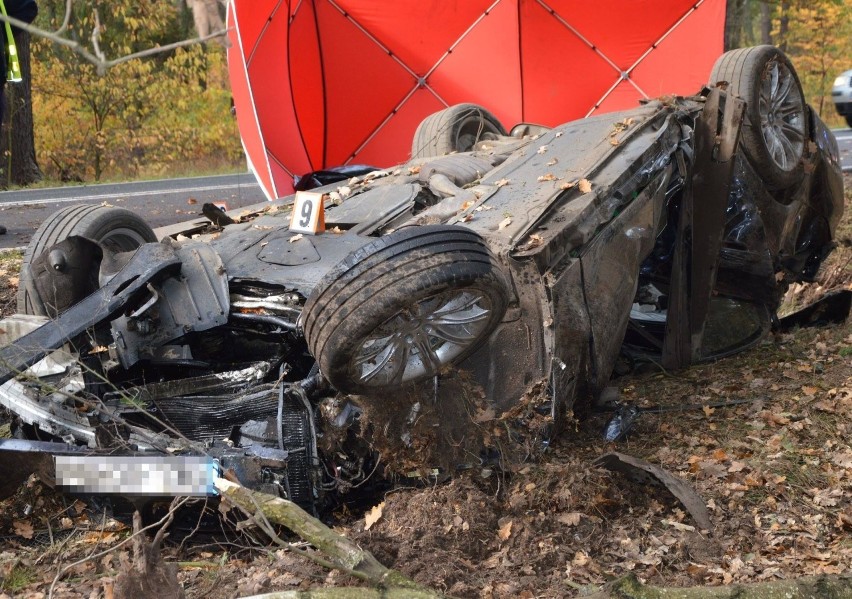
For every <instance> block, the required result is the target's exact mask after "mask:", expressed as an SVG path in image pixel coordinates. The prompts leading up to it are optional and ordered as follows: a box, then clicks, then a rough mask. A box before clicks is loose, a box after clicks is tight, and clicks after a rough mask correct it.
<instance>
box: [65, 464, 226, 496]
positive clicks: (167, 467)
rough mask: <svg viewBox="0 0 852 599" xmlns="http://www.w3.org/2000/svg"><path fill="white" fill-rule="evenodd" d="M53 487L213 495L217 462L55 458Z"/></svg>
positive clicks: (83, 490)
mask: <svg viewBox="0 0 852 599" xmlns="http://www.w3.org/2000/svg"><path fill="white" fill-rule="evenodd" d="M55 460H56V484H57V486H58V487H59V488H60V489H61V490H63V491H65V492H68V493H111V494H119V495H150V496H163V495H166V496H192V497H200V496H208V495H215V494H216V489H215V486H214V481H215V480H216V477H217V476H218V474H219V467H218V464H217V462H216V461H215V460H214V459H213V458H210V457H206V456H55Z"/></svg>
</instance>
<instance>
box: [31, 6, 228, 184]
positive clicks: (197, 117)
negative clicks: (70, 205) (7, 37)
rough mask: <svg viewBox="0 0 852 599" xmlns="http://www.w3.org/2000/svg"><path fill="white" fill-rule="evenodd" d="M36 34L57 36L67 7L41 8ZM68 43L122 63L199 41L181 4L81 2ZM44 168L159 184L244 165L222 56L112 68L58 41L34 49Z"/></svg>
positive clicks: (187, 51) (209, 50)
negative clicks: (199, 167)
mask: <svg viewBox="0 0 852 599" xmlns="http://www.w3.org/2000/svg"><path fill="white" fill-rule="evenodd" d="M40 4H41V16H40V18H39V21H38V22H37V24H39V25H41V26H42V27H43V28H45V29H51V30H55V29H57V28H59V27H60V24H62V23H63V21H64V19H65V17H66V13H65V11H66V6H67V5H66V2H65V1H64V0H41V3H40ZM69 16H70V18H69V20H68V23H67V29H66V30H65V31H64V37H66V38H68V39H70V40H74V41H79V42H80V44H81V46H82V45H87V47H90V46H91V45H92V44H89V40H90V39H91V38H92V32H93V31H95V32H96V33H97V44H96V45H94V48H93V50H94V53H95V54H99V55H101V56H110V57H124V56H127V55H131V54H134V53H136V52H140V51H143V50H147V49H149V48H157V47H162V46H167V45H169V44H172V43H175V42H180V41H183V40H187V39H189V38H191V37H193V32H192V26H193V18H192V15H191V13H190V11H189V10H188V8H187V7H186V5H184V3H183V2H154V3H139V2H133V1H131V0H117V1H110V2H104V1H95V2H85V3H84V2H75V3H73V4H71V13H70V15H69ZM33 58H34V60H33V91H34V93H33V104H34V109H35V110H34V112H35V116H36V119H35V135H36V139H37V141H38V144H37V154H38V158H39V160H40V162H41V164H42V166H43V168H44V169H45V172H46V173H47V174H48V175H49V176H52V177H56V178H59V179H62V180H66V181H67V180H90V179H94V180H100V179H102V178H104V177H111V176H128V175H129V176H140V175H143V176H151V175H157V174H160V173H162V172H164V171H168V170H169V167H170V166H172V165H175V164H180V165H182V166H183V167H186V166H188V165H191V164H193V163H198V164H205V165H211V164H212V165H213V166H217V165H228V166H233V165H236V164H239V163H240V162H241V159H242V151H241V147H240V143H239V136H238V132H237V128H236V123H235V122H234V119H233V118H232V117H231V115H230V94H229V89H228V80H227V68H226V65H225V56H224V50H223V48H222V47H221V46H219V45H218V44H213V45H212V46H210V47H206V46H200V45H194V46H188V47H186V48H177V49H171V50H169V51H164V52H161V53H158V54H156V55H154V56H150V57H144V58H140V59H134V60H129V61H126V62H120V63H119V64H113V65H112V66H110V68H104V66H103V64H100V65H98V64H93V62H92V61H91V60H90V59H87V58H85V57H82V56H81V55H80V53H79V52H77V51H75V50H74V49H70V48H68V47H65V46H63V45H61V44H59V43H56V41H54V40H51V39H44V38H39V39H37V40H36V41H34V43H33Z"/></svg>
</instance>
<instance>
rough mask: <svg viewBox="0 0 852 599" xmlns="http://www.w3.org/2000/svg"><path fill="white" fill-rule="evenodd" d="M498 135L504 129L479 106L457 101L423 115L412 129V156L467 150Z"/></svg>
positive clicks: (428, 155)
mask: <svg viewBox="0 0 852 599" xmlns="http://www.w3.org/2000/svg"><path fill="white" fill-rule="evenodd" d="M501 135H506V129H505V128H504V127H503V125H501V124H500V121H498V120H497V117H495V116H494V115H493V114H491V113H490V112H488V111H487V110H485V109H484V108H483V107H482V106H477V105H476V104H456V105H455V106H450V107H449V108H445V109H444V110H440V111H438V112H436V113H435V114H430V115H429V116H427V117H426V118H425V119H423V122H421V123H420V125H418V127H417V131H415V132H414V141H413V142H412V144H411V157H412V158H429V157H431V156H443V155H444V154H449V153H451V152H469V151H470V150H471V149H472V148H473V146H474V145H475V144H476V143H478V142H480V141H482V140H484V139H495V138H497V137H499V136H501Z"/></svg>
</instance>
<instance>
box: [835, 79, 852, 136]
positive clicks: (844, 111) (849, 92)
mask: <svg viewBox="0 0 852 599" xmlns="http://www.w3.org/2000/svg"><path fill="white" fill-rule="evenodd" d="M831 99H832V101H833V102H834V107H835V108H837V113H838V114H839V115H840V116H842V117H843V118H845V119H846V124H847V125H849V126H850V127H852V69H850V70H848V71H844V72H843V73H841V74H840V76H839V77H838V78H837V79H835V80H834V87H832V88H831Z"/></svg>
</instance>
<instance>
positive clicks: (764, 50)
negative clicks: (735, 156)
mask: <svg viewBox="0 0 852 599" xmlns="http://www.w3.org/2000/svg"><path fill="white" fill-rule="evenodd" d="M722 81H726V82H728V91H729V92H730V93H733V94H734V95H737V96H739V97H741V98H742V99H744V100H745V101H746V103H747V105H746V110H745V119H744V121H743V127H742V138H741V143H742V144H743V148H744V150H745V152H746V154H747V156H748V157H749V159H750V160H751V162H752V163H753V164H754V166H755V167H756V170H757V171H758V172H759V173H760V174H761V176H762V177H763V178H764V181H765V182H766V183H767V185H768V186H769V187H770V188H773V189H784V188H787V187H790V186H791V185H794V184H795V183H797V182H799V181H800V180H801V178H802V174H803V173H804V163H803V158H804V155H805V147H806V146H807V142H808V115H807V108H806V104H805V96H804V93H803V92H802V85H801V83H799V77H798V75H797V74H796V70H795V68H793V65H792V63H791V62H790V60H789V59H788V58H787V57H786V56H785V55H784V53H783V52H782V51H781V50H779V49H778V48H776V47H775V46H754V47H752V48H740V49H739V50H731V51H730V52H725V53H724V54H722V56H720V57H719V58H718V60H716V64H715V65H713V71H712V72H711V74H710V83H711V85H715V84H718V83H719V82H722Z"/></svg>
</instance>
